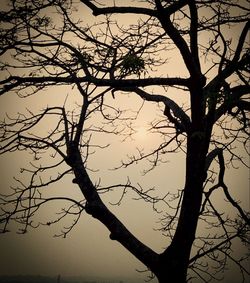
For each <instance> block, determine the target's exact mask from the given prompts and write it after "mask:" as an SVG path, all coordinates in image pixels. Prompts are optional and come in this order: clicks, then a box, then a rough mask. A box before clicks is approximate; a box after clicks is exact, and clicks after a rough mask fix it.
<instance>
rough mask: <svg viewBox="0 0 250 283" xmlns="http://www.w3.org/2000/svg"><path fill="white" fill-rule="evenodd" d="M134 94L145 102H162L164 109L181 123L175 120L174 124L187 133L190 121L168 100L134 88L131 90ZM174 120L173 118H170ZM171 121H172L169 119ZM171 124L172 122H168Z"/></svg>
mask: <svg viewBox="0 0 250 283" xmlns="http://www.w3.org/2000/svg"><path fill="white" fill-rule="evenodd" d="M133 91H134V92H135V93H137V94H138V95H139V96H140V97H141V98H143V99H145V100H147V101H154V102H162V103H164V104H165V107H166V108H168V109H170V110H172V112H173V114H174V116H175V117H176V118H178V119H179V120H180V121H181V122H178V121H177V120H176V121H175V123H179V126H180V127H181V128H182V129H185V131H188V130H189V128H190V119H189V117H188V115H187V114H186V113H185V112H184V111H183V110H182V109H181V108H180V107H179V106H178V105H177V104H176V103H175V102H174V101H173V100H171V99H170V98H168V97H166V96H163V95H152V94H149V93H147V92H146V91H144V90H142V89H140V88H135V89H133ZM172 118H174V117H172ZM171 120H172V119H171ZM170 122H172V121H170ZM177 126H178V125H177Z"/></svg>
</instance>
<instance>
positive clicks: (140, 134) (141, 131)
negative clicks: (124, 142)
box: [134, 126, 148, 140]
mask: <svg viewBox="0 0 250 283" xmlns="http://www.w3.org/2000/svg"><path fill="white" fill-rule="evenodd" d="M147 135H148V130H147V129H146V128H145V127H142V126H140V127H137V128H136V130H135V135H134V138H135V140H144V139H146V138H147Z"/></svg>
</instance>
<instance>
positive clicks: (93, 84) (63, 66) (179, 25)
mask: <svg viewBox="0 0 250 283" xmlns="http://www.w3.org/2000/svg"><path fill="white" fill-rule="evenodd" d="M109 2H112V3H109ZM121 2H123V3H122V4H121ZM124 2H125V1H90V0H80V1H70V0H56V1H52V0H44V1H37V0H22V1H21V0H9V6H8V7H6V9H3V11H2V12H1V15H0V16H1V17H0V18H1V47H0V52H1V72H2V74H1V78H2V79H1V90H0V94H1V96H3V97H4V96H6V95H7V96H8V95H13V93H15V94H16V95H18V96H19V97H22V98H23V99H24V100H26V99H29V98H30V97H31V96H32V97H33V96H34V97H35V96H39V95H42V93H44V92H45V91H46V92H48V91H50V92H51V94H50V95H51V96H53V93H54V92H57V93H58V92H65V93H67V94H68V96H67V97H68V98H67V99H66V100H65V102H64V104H60V105H57V106H51V105H50V103H49V101H48V102H46V103H47V104H48V106H47V107H46V108H45V109H43V110H42V111H40V112H39V111H36V110H35V111H32V110H30V109H29V110H27V111H26V112H25V113H18V114H17V116H16V117H9V115H7V117H6V118H5V119H4V120H3V121H2V122H1V136H0V138H1V148H0V152H1V154H4V153H8V152H15V151H25V152H29V153H31V154H32V156H33V157H34V160H33V161H32V162H31V163H30V165H29V166H28V167H27V168H23V169H21V170H22V172H23V173H26V174H27V176H29V181H28V182H25V181H22V179H20V178H19V179H17V183H18V185H17V187H16V188H13V190H12V191H11V192H10V194H8V195H2V196H1V222H0V223H1V232H2V233H4V232H7V231H8V227H9V225H11V223H12V222H17V223H18V224H19V225H20V227H21V232H23V233H25V232H26V231H27V229H28V228H29V227H37V225H39V224H41V223H37V222H36V221H35V220H34V219H35V215H36V214H37V213H39V210H40V208H41V207H42V206H44V205H45V204H47V203H48V202H51V201H57V200H62V201H64V204H65V203H66V204H68V206H65V207H64V208H63V212H62V214H61V215H60V217H59V218H57V219H56V220H52V221H51V222H47V223H45V224H47V225H51V224H53V223H55V222H58V221H60V220H61V219H63V218H64V217H66V216H71V217H73V219H74V220H73V222H72V224H71V225H70V226H68V227H65V230H64V232H63V233H62V235H64V236H65V235H66V234H67V233H68V232H70V231H71V229H72V228H73V227H74V226H75V225H76V224H77V222H78V220H79V218H80V216H81V215H82V213H83V212H86V213H87V214H89V215H91V216H92V217H94V218H96V219H97V220H98V221H100V222H101V223H103V225H105V226H106V227H107V229H108V230H109V231H110V238H111V239H112V240H116V241H118V242H119V243H120V244H121V245H123V246H124V247H125V248H126V249H127V250H128V251H129V252H130V253H132V254H133V255H134V256H135V257H136V258H137V259H139V260H140V261H141V262H142V263H143V264H144V265H145V266H146V267H147V269H148V270H150V271H151V272H152V275H153V276H156V278H157V279H158V281H159V282H178V283H181V282H187V281H188V282H195V280H196V279H197V278H198V280H200V281H199V282H201V281H202V282H208V281H209V280H211V279H216V278H217V279H221V277H220V276H221V274H222V273H223V270H224V269H225V267H226V266H227V264H228V263H230V262H231V263H234V264H235V265H236V266H237V267H238V268H239V272H240V274H241V276H242V282H243V281H244V279H246V278H247V276H249V270H247V266H246V264H245V260H246V259H247V255H246V256H244V257H242V258H237V254H235V253H234V252H233V249H232V247H233V245H234V243H235V242H236V243H237V241H240V242H241V243H242V244H243V245H246V246H247V245H249V214H248V212H247V211H246V210H245V209H244V208H243V207H241V204H240V202H239V201H238V200H237V199H234V197H233V194H232V192H233V190H234V189H235V188H230V186H228V184H227V183H226V181H225V178H224V175H225V170H226V168H228V167H230V166H234V165H235V164H237V165H238V166H248V164H247V160H246V159H245V158H244V156H247V154H248V144H247V142H248V132H247V130H248V122H249V119H248V117H247V111H248V110H249V108H250V104H249V101H248V98H247V94H249V90H250V88H249V55H250V53H249V50H250V49H249V40H248V39H249V33H248V32H249V1H248V0H246V1H243V0H242V1H237V0H232V1H210V0H205V1H195V0H189V1H187V0H179V1H176V0H173V1H160V0H147V1H127V2H125V4H124ZM124 5H125V6H124ZM84 11H85V12H86V11H91V12H92V13H93V15H94V16H95V17H96V21H97V22H94V21H92V22H91V23H88V22H87V19H86V18H85V16H84ZM124 14H125V15H130V16H131V19H129V18H127V19H129V21H130V22H129V23H124V22H122V21H121V18H122V17H123V15H124ZM132 16H133V17H132ZM98 19H99V21H98ZM127 21H128V20H127ZM230 30H231V31H233V32H230ZM171 60H174V61H175V60H177V61H176V62H178V64H177V65H179V66H176V67H175V68H174V69H173V65H171V64H170V62H171ZM179 62H180V63H179ZM169 66H172V67H169ZM62 86H63V87H62ZM128 93H129V94H130V95H131V96H136V97H139V98H141V99H142V101H143V102H144V104H147V103H155V104H157V105H158V106H159V110H160V111H161V116H160V117H158V120H154V121H152V124H151V130H152V131H154V132H156V133H158V134H159V135H160V136H161V143H160V144H159V145H158V146H157V147H156V148H154V150H152V151H148V152H144V151H142V150H139V149H138V151H137V155H134V154H131V156H130V157H129V158H128V159H126V160H123V161H122V163H121V165H120V166H117V168H116V169H117V170H119V168H122V167H125V168H126V167H128V166H130V165H133V164H136V163H138V162H142V161H143V160H144V161H147V162H148V165H149V167H147V168H146V170H145V172H144V173H147V172H148V171H151V170H154V168H155V167H156V166H157V165H160V164H161V163H162V162H164V160H165V157H166V156H167V154H168V153H177V152H180V151H181V152H183V153H184V154H185V157H186V158H185V159H186V163H185V166H186V177H185V185H184V187H183V189H182V190H177V191H176V193H175V194H171V195H170V194H165V195H163V194H160V193H159V195H158V196H156V195H155V194H152V190H151V189H148V188H143V187H142V186H139V185H136V186H135V185H133V184H132V183H131V182H130V180H129V179H128V181H127V182H125V183H124V184H122V182H121V183H120V184H111V185H108V186H103V185H102V184H101V183H97V184H95V182H94V180H92V179H91V177H90V175H89V174H90V169H89V168H88V160H89V158H90V156H92V155H93V156H94V154H95V149H102V148H104V147H106V146H108V145H106V144H96V142H95V138H94V137H95V135H103V136H105V135H123V136H124V138H127V137H129V136H131V135H132V136H133V132H134V131H135V129H134V128H133V126H132V124H131V121H132V120H133V119H136V115H137V114H138V113H131V112H126V111H125V110H124V108H123V107H122V106H121V105H120V97H121V96H124V95H127V94H128ZM72 96H73V97H76V98H74V99H75V101H76V105H75V106H72V103H68V101H71V102H72V101H73V100H70V99H71V97H72ZM138 111H139V110H138ZM111 146H112V144H111ZM244 152H245V153H244ZM121 159H122V156H121ZM55 172H56V174H55ZM58 172H59V173H58ZM69 174H72V176H73V177H72V179H73V183H75V184H77V185H78V187H79V189H80V191H81V193H82V200H79V199H75V198H73V197H72V195H71V193H70V191H69V193H68V195H67V196H58V195H56V194H55V195H53V194H52V192H48V191H47V190H46V189H47V187H48V186H52V184H53V183H55V182H58V181H60V180H61V179H62V178H64V177H65V176H68V175H69ZM27 176H26V180H27ZM163 178H164V177H163ZM167 186H168V181H167V180H166V188H167ZM166 188H164V190H166ZM116 189H119V190H121V192H122V193H121V200H122V198H123V196H124V194H125V193H126V192H127V191H128V190H132V191H134V192H135V193H136V194H138V198H140V199H142V200H145V201H146V202H151V203H152V205H153V206H152V207H153V208H154V211H155V212H156V213H159V216H160V217H161V220H162V229H161V231H160V233H164V234H165V236H166V248H165V249H164V250H163V251H162V253H160V254H158V253H156V252H155V251H153V250H152V249H151V248H150V247H148V246H146V245H145V244H143V243H142V242H141V241H139V240H138V239H137V238H136V237H135V236H134V235H133V234H132V233H131V232H130V231H129V230H128V229H127V228H126V227H125V226H124V225H123V223H121V222H120V221H119V220H118V218H117V217H116V216H115V215H114V214H113V213H112V212H111V211H110V209H109V208H108V207H107V205H106V204H105V203H104V202H103V200H102V199H101V197H100V194H101V193H108V192H112V191H114V190H116ZM238 189H240V188H237V190H238ZM217 194H220V195H221V198H222V199H224V200H225V205H221V204H220V205H218V203H217V200H216V195H217ZM157 203H160V205H161V209H162V212H159V211H158V210H157V208H156V206H157ZM229 205H230V206H231V207H232V209H233V211H234V212H233V213H231V214H230V213H228V212H227V211H226V210H225V206H229ZM160 213H161V214H160ZM198 224H199V227H206V228H209V229H197V227H198ZM191 249H192V252H191ZM195 278H196V279H195Z"/></svg>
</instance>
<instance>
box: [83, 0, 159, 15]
mask: <svg viewBox="0 0 250 283" xmlns="http://www.w3.org/2000/svg"><path fill="white" fill-rule="evenodd" d="M81 2H82V3H83V4H85V5H86V6H87V7H89V8H90V9H91V10H92V12H93V15H94V16H98V15H106V14H143V15H148V16H155V14H156V13H155V11H154V10H152V9H148V8H143V7H127V6H123V7H116V6H113V7H104V8H100V7H97V6H96V5H95V4H93V3H92V1H89V0H81Z"/></svg>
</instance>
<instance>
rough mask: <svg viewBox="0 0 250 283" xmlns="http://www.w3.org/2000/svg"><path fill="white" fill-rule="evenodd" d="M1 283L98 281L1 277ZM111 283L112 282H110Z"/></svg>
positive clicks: (23, 276)
mask: <svg viewBox="0 0 250 283" xmlns="http://www.w3.org/2000/svg"><path fill="white" fill-rule="evenodd" d="M0 283H97V281H86V280H83V279H73V278H72V279H63V278H61V279H60V281H59V280H58V277H57V276H55V277H47V276H39V275H38V276H30V275H27V276H25V275H20V276H0ZM110 283H111V282H110Z"/></svg>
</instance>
